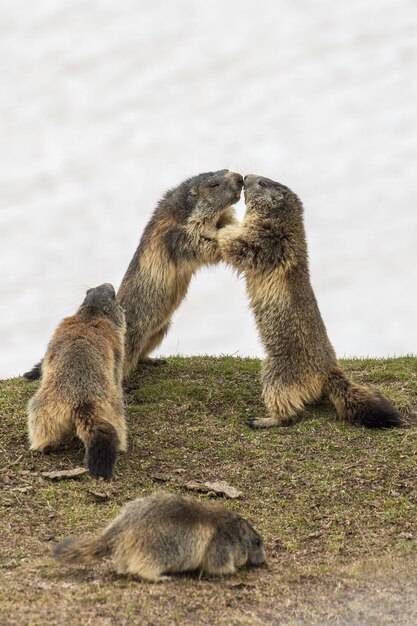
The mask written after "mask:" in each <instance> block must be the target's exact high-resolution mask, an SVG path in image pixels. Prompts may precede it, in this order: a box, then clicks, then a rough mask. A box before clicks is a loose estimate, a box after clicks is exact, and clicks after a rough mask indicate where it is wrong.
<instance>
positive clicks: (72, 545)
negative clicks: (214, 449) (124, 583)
mask: <svg viewBox="0 0 417 626" xmlns="http://www.w3.org/2000/svg"><path fill="white" fill-rule="evenodd" d="M53 556H55V557H56V558H57V559H58V560H59V561H60V562H61V563H66V564H72V563H90V562H92V561H94V560H96V559H101V558H104V557H106V556H109V557H112V558H113V560H114V562H115V565H116V569H117V572H118V573H119V574H131V575H134V576H139V577H141V578H143V579H145V580H150V581H154V582H156V581H162V580H166V579H167V578H169V577H167V576H163V574H171V573H179V572H186V571H193V570H201V571H202V572H204V573H205V574H207V575H209V576H210V575H211V576H222V575H226V574H234V573H235V572H236V570H237V569H238V568H239V567H243V566H244V565H262V564H263V563H264V562H265V552H264V547H263V541H262V539H261V537H260V536H259V535H258V533H257V532H256V531H255V530H254V529H253V528H252V526H251V525H250V524H249V523H248V522H247V521H246V520H244V519H243V518H242V517H241V516H240V515H238V514H237V513H235V512H233V511H229V510H228V509H226V508H225V507H223V506H221V505H218V504H211V503H210V504H204V503H202V502H198V501H196V500H190V499H188V498H183V497H181V496H177V495H173V494H168V493H163V492H156V493H154V494H152V495H151V496H148V497H144V498H138V499H137V500H133V501H132V502H129V503H128V504H127V505H126V506H125V507H123V509H122V510H121V512H120V513H119V515H118V516H117V517H116V519H115V520H114V521H113V522H112V523H111V524H110V525H109V526H108V527H107V528H106V529H105V530H104V531H103V533H102V534H101V535H99V536H98V537H92V538H87V537H81V538H70V539H66V540H64V541H62V542H61V543H59V544H58V545H57V546H55V548H54V550H53Z"/></svg>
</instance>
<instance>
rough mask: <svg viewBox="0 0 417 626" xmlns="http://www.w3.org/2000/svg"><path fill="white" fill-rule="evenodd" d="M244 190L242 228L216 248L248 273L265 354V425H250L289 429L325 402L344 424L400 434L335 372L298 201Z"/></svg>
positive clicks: (271, 189)
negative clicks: (311, 407)
mask: <svg viewBox="0 0 417 626" xmlns="http://www.w3.org/2000/svg"><path fill="white" fill-rule="evenodd" d="M244 186H245V200H246V207H247V208H246V215H245V219H244V221H243V224H242V225H241V226H230V227H227V228H225V229H223V230H222V231H221V233H220V234H219V244H220V248H221V251H222V253H223V255H224V258H225V260H226V261H228V262H229V263H230V264H231V265H233V266H234V267H235V268H237V269H238V270H239V271H243V272H244V273H245V276H246V284H247V290H248V294H249V299H250V303H251V306H252V309H253V312H254V315H255V319H256V323H257V327H258V330H259V334H260V337H261V340H262V342H263V344H264V346H265V349H266V353H267V357H266V359H265V361H264V363H263V369H262V383H263V399H264V401H265V404H266V407H267V409H268V412H269V415H270V417H267V418H256V419H253V420H250V421H249V425H250V426H254V427H258V428H266V427H269V426H273V425H275V424H287V423H289V422H290V421H291V418H292V417H293V416H294V415H295V414H296V413H297V412H298V411H299V410H300V409H302V407H303V406H304V405H305V404H307V403H310V402H314V401H316V400H318V399H319V398H320V397H321V396H322V395H326V396H328V397H329V399H330V401H331V402H332V403H333V404H334V406H335V407H336V411H337V413H338V415H339V417H341V418H342V419H345V420H347V421H349V422H352V423H358V424H362V425H363V426H367V427H369V428H381V427H392V426H399V425H400V416H399V414H398V412H397V411H396V409H395V408H394V407H393V406H392V405H391V404H390V403H389V402H388V400H386V399H385V398H384V397H383V396H382V394H381V393H379V392H378V391H374V390H372V389H369V388H367V387H363V386H362V385H357V384H356V383H352V382H350V381H349V380H348V379H347V378H346V376H345V374H344V373H343V371H342V370H341V369H340V367H339V366H338V364H337V361H336V355H335V352H334V350H333V347H332V345H331V343H330V341H329V339H328V337H327V333H326V329H325V326H324V323H323V320H322V318H321V315H320V311H319V309H318V306H317V302H316V298H315V296H314V292H313V289H312V287H311V283H310V276H309V270H308V261H307V244H306V239H305V233H304V224H303V208H302V204H301V202H300V200H299V198H298V197H297V196H296V195H295V194H294V193H293V192H292V191H291V190H290V189H288V187H285V186H284V185H281V184H279V183H276V182H274V181H272V180H270V179H268V178H262V177H260V176H253V175H251V176H246V177H245V183H244Z"/></svg>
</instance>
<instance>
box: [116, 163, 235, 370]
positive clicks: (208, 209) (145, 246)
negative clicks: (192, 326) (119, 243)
mask: <svg viewBox="0 0 417 626" xmlns="http://www.w3.org/2000/svg"><path fill="white" fill-rule="evenodd" d="M242 186H243V178H242V176H241V175H240V174H236V173H234V172H229V171H228V170H220V171H218V172H206V173H204V174H199V175H198V176H194V177H193V178H189V179H188V180H186V181H184V182H183V183H181V184H180V185H179V186H178V187H176V188H175V189H172V190H170V191H168V192H167V193H166V194H165V196H164V197H163V198H162V200H161V201H160V202H159V204H158V206H157V208H156V209H155V211H154V213H153V215H152V217H151V219H150V221H149V222H148V224H147V226H146V228H145V230H144V233H143V235H142V238H141V241H140V243H139V247H138V248H137V250H136V252H135V254H134V256H133V258H132V260H131V262H130V265H129V267H128V269H127V272H126V274H125V276H124V278H123V280H122V283H121V285H120V288H119V291H118V294H117V297H118V300H119V302H120V304H121V305H122V307H123V308H124V310H125V312H126V324H127V330H126V356H125V365H124V376H125V378H127V377H128V376H129V374H131V373H132V372H133V371H134V370H135V369H136V367H137V365H138V363H139V362H140V361H143V360H145V359H146V357H147V356H148V355H149V354H150V353H151V352H152V351H153V350H154V349H155V348H156V347H157V346H158V345H159V344H160V343H161V341H162V339H163V338H164V336H165V334H166V333H167V331H168V327H169V324H170V321H171V317H172V315H173V313H174V311H175V310H176V309H177V308H178V306H179V305H180V304H181V302H182V300H183V299H184V297H185V295H186V293H187V289H188V286H189V284H190V281H191V278H192V276H193V274H194V273H195V272H196V270H197V269H199V268H200V267H202V266H203V265H208V264H214V263H218V262H219V261H221V260H222V257H221V254H220V251H219V247H218V243H217V232H218V230H219V229H221V228H222V227H224V226H225V225H226V224H233V223H235V217H234V212H233V209H232V208H231V205H232V204H234V203H236V202H237V201H238V200H239V198H240V193H241V190H242Z"/></svg>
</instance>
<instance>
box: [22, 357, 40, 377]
mask: <svg viewBox="0 0 417 626" xmlns="http://www.w3.org/2000/svg"><path fill="white" fill-rule="evenodd" d="M41 376H42V361H39V363H36V365H34V366H33V367H32V369H31V370H29V371H28V372H25V373H24V374H23V377H24V378H27V379H28V380H39V378H40V377H41Z"/></svg>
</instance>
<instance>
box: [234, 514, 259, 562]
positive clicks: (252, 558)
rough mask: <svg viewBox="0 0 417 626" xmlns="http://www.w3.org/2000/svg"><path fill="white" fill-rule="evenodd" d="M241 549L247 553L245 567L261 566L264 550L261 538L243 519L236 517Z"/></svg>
mask: <svg viewBox="0 0 417 626" xmlns="http://www.w3.org/2000/svg"><path fill="white" fill-rule="evenodd" d="M238 520H239V536H240V541H241V547H242V548H243V549H244V551H245V552H246V553H247V561H246V563H247V565H263V564H264V563H265V550H264V542H263V540H262V537H261V536H260V535H259V533H257V532H256V530H255V529H254V528H253V526H251V525H250V524H249V522H247V521H246V520H245V519H244V518H243V517H241V516H240V515H238Z"/></svg>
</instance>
